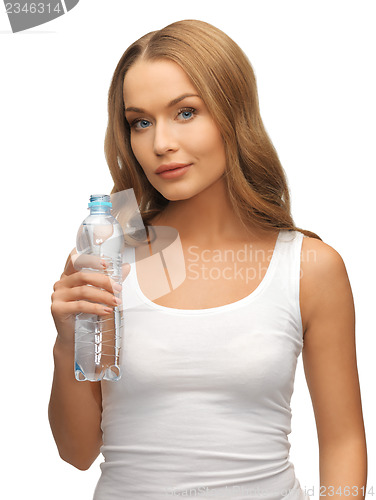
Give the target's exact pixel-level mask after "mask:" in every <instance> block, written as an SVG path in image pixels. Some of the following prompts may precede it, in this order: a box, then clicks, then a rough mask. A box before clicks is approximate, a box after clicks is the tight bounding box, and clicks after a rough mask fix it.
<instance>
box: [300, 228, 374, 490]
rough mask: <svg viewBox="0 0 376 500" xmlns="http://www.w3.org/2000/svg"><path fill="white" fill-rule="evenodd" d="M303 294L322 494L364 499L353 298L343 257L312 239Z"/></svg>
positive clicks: (305, 256)
mask: <svg viewBox="0 0 376 500" xmlns="http://www.w3.org/2000/svg"><path fill="white" fill-rule="evenodd" d="M309 256H310V257H311V258H309ZM300 298H301V310H302V319H303V325H304V328H305V332H304V346H303V352H302V357H303V364H304V371H305V376H306V380H307V385H308V389H309V392H310V395H311V399H312V404H313V409H314V414H315V418H316V426H317V434H318V441H319V457H320V496H323V497H326V498H328V497H330V498H331V499H333V498H334V499H336V498H338V499H339V498H341V499H342V500H343V498H350V499H352V500H353V499H359V500H361V499H363V498H364V496H365V489H366V482H367V451H366V438H365V430H364V423H363V414H362V404H361V394H360V386H359V379H358V370H357V362H356V343H355V311H354V301H353V296H352V292H351V286H350V283H349V279H348V275H347V272H346V268H345V264H344V262H343V260H342V258H341V256H340V255H339V254H338V252H336V251H335V250H334V249H333V248H332V247H330V246H329V245H326V244H325V243H323V242H322V241H319V240H315V239H312V238H305V239H304V240H303V248H302V278H301V296H300Z"/></svg>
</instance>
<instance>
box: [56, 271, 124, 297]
mask: <svg viewBox="0 0 376 500" xmlns="http://www.w3.org/2000/svg"><path fill="white" fill-rule="evenodd" d="M81 285H91V286H96V287H98V288H102V289H103V290H107V291H108V292H111V293H115V291H119V287H120V289H121V285H119V284H118V283H116V281H115V280H113V279H112V278H110V276H107V275H106V274H103V273H97V272H95V271H81V272H77V273H74V274H73V275H71V276H68V277H67V279H66V286H67V288H73V287H76V286H81Z"/></svg>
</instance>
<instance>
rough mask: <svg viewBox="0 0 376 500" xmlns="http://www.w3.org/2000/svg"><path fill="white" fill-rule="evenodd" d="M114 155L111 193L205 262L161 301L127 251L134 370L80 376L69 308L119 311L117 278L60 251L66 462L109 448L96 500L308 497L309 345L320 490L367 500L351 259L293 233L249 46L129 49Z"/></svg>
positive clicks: (117, 99) (208, 34) (185, 31)
mask: <svg viewBox="0 0 376 500" xmlns="http://www.w3.org/2000/svg"><path fill="white" fill-rule="evenodd" d="M105 150H106V157H107V161H108V164H109V167H110V171H111V174H112V177H113V179H114V183H115V185H114V189H113V191H112V192H113V193H116V192H119V191H122V190H125V189H129V188H133V189H134V192H135V195H136V198H137V201H138V203H139V208H140V212H141V215H142V217H143V220H144V222H145V224H147V225H149V226H150V225H151V226H155V227H158V226H169V227H173V228H175V229H176V230H177V231H178V233H179V236H180V240H181V244H182V250H183V252H184V258H185V262H186V264H187V263H193V262H194V263H195V264H197V266H196V267H195V272H192V270H191V268H190V266H189V265H187V266H186V267H187V269H186V271H187V273H186V279H185V280H184V282H183V283H182V284H181V285H180V286H178V287H177V288H175V289H173V291H172V292H169V293H165V294H161V296H160V297H157V298H156V299H155V300H152V299H153V298H151V297H149V296H148V294H147V292H146V291H145V290H146V288H147V286H146V285H147V282H148V280H149V281H150V277H149V276H147V275H146V274H145V271H144V270H143V269H142V265H141V262H139V261H138V260H137V252H136V251H134V250H133V252H134V253H132V251H131V252H130V253H128V254H127V256H126V260H127V262H133V264H132V266H131V270H130V273H129V268H128V269H126V268H125V267H124V277H125V276H128V279H127V280H126V281H125V283H126V285H125V286H124V290H123V302H124V303H126V304H130V303H131V301H132V300H133V298H134V297H136V296H137V297H138V299H139V303H138V304H137V305H136V306H134V307H130V308H129V309H128V310H127V311H126V315H125V317H126V324H125V331H126V335H125V336H124V345H123V352H124V359H123V364H124V375H123V376H122V378H121V380H120V381H118V382H116V383H109V382H102V383H99V382H98V383H91V384H81V383H79V382H76V380H75V379H74V375H73V369H72V366H73V356H74V354H73V339H74V331H73V330H74V329H73V319H74V314H76V313H78V312H81V311H82V312H96V313H97V314H103V315H104V314H106V312H105V311H104V309H103V306H102V305H99V303H102V304H103V303H105V304H108V305H110V306H114V305H115V304H116V303H115V301H114V296H113V293H112V292H113V288H112V285H113V283H112V282H111V281H110V280H109V278H107V277H106V276H104V275H100V274H96V275H93V276H88V275H87V274H85V273H82V272H77V271H76V270H75V269H74V267H73V263H72V258H73V256H72V257H71V256H70V257H69V258H68V261H67V264H66V266H65V270H64V273H63V274H62V276H61V279H60V280H59V281H58V282H57V283H56V284H55V286H54V290H55V291H54V293H53V295H52V314H53V317H54V320H55V324H56V328H57V331H58V335H57V340H56V344H55V347H54V359H55V373H54V382H53V387H52V393H51V400H50V407H49V417H50V423H51V428H52V431H53V434H54V437H55V440H56V443H57V446H58V449H59V453H60V455H61V457H62V458H63V459H64V460H66V461H67V462H69V463H71V464H72V465H74V466H76V467H77V468H79V469H83V470H84V469H87V468H89V467H90V465H91V464H92V462H93V461H94V460H95V459H96V457H97V456H98V454H99V452H100V451H101V452H102V453H103V455H104V456H105V462H104V463H103V464H101V469H102V476H101V478H100V480H99V483H98V485H97V489H96V492H95V495H94V498H95V500H107V499H109V498H111V499H124V498H132V499H133V498H150V499H152V498H153V499H156V500H157V499H158V500H159V499H165V498H170V496H171V495H181V496H200V495H201V496H209V497H211V498H223V497H227V498H231V499H236V500H238V499H245V498H247V499H249V498H258V497H259V496H261V497H262V498H267V499H281V498H282V497H284V498H287V499H289V500H290V499H293V498H294V499H303V498H305V497H307V496H308V495H307V494H306V493H305V492H304V491H303V489H302V488H301V486H300V483H299V481H298V479H297V478H296V477H295V473H294V466H293V464H292V463H291V462H289V460H288V452H289V447H290V445H289V442H288V437H287V436H288V434H289V432H290V430H291V429H290V423H291V411H290V406H289V404H290V398H291V395H292V391H293V382H294V376H295V368H296V362H297V358H298V356H299V354H300V353H301V352H302V356H303V362H304V369H305V375H306V380H307V384H308V388H309V391H310V394H311V398H312V404H313V408H314V413H315V418H316V424H317V432H318V439H319V447H320V485H321V490H320V495H328V496H329V495H330V496H334V497H339V496H340V495H343V494H344V493H343V491H344V488H345V487H347V488H350V490H349V491H350V493H348V494H350V495H351V496H352V497H355V498H363V497H364V488H365V485H366V468H367V463H366V460H367V458H366V442H365V432H364V425H363V417H362V409H361V398H360V390H359V382H358V374H357V365H356V351H355V317H354V304H353V298H352V293H351V287H350V284H349V280H348V277H347V273H346V269H345V265H344V263H343V261H342V258H341V256H340V255H339V254H338V253H337V252H336V251H335V250H334V249H333V248H331V247H330V246H329V245H327V244H325V243H324V242H322V241H321V239H320V238H319V237H318V236H317V235H316V234H314V233H312V232H309V231H305V230H302V229H299V228H297V227H296V226H295V225H294V222H293V219H292V217H291V212H290V199H289V192H288V187H287V182H286V178H285V175H284V171H283V169H282V166H281V164H280V162H279V159H278V156H277V153H276V151H275V149H274V147H273V145H272V143H271V141H270V139H269V137H268V135H267V133H266V131H265V129H264V126H263V123H262V120H261V117H260V112H259V107H258V97H257V90H256V83H255V77H254V74H253V71H252V67H251V65H250V63H249V61H248V59H247V58H246V56H245V55H244V53H243V52H242V51H241V49H240V48H239V47H238V46H237V45H236V44H235V42H234V41H232V40H231V39H230V38H229V37H228V36H227V35H225V34H224V33H223V32H221V31H220V30H218V29H216V28H215V27H213V26H211V25H209V24H207V23H204V22H200V21H193V20H189V21H181V22H176V23H173V24H171V25H169V26H167V27H166V28H164V29H162V30H159V31H156V32H153V33H149V34H148V35H145V36H144V37H142V38H141V39H140V40H138V41H136V42H135V43H134V44H132V45H131V46H130V47H129V48H128V49H127V50H126V52H125V53H124V55H123V56H122V58H121V59H120V61H119V63H118V66H117V68H116V70H115V73H114V76H113V80H112V83H111V87H110V91H109V124H108V129H107V134H106V142H105ZM168 169H169V170H171V171H170V172H169V173H166V172H165V173H160V172H161V171H166V170H168ZM303 236H305V237H303ZM249 248H251V249H252V252H248V251H246V252H243V253H245V254H246V258H245V259H240V258H239V257H237V258H235V259H234V258H233V257H232V259H230V261H229V259H228V258H227V255H228V251H231V253H230V255H232V256H234V255H236V256H239V255H240V254H239V251H242V250H244V249H247V250H249ZM128 250H129V249H128ZM193 250H194V251H195V252H196V253H195V257H194V259H192V252H193ZM242 255H243V254H242ZM260 255H261V257H259V256H260ZM136 262H137V266H136ZM136 267H137V269H136ZM128 273H129V275H128ZM141 283H144V285H141ZM87 285H92V286H90V287H88V286H87ZM101 289H102V290H101ZM146 312H147V313H149V314H146ZM101 426H102V427H101ZM102 430H103V435H102ZM362 488H363V489H362Z"/></svg>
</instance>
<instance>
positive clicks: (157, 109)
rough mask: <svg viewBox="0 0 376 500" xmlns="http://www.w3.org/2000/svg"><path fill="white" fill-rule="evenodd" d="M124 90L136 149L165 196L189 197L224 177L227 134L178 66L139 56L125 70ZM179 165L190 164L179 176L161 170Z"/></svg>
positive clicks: (152, 182) (167, 61) (138, 156)
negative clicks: (160, 171) (146, 59)
mask: <svg viewBox="0 0 376 500" xmlns="http://www.w3.org/2000/svg"><path fill="white" fill-rule="evenodd" d="M123 91H124V104H125V117H126V119H127V122H128V123H129V125H130V130H131V147H132V150H133V153H134V155H135V157H136V159H137V161H138V162H139V164H140V165H141V167H142V169H143V170H144V172H145V175H146V177H147V178H148V179H149V181H150V183H151V184H152V185H153V186H154V187H155V189H157V190H158V191H159V192H160V193H161V194H162V195H163V196H164V197H165V198H167V199H168V200H182V199H187V198H190V197H192V196H194V195H196V194H198V193H200V192H202V191H203V190H205V189H207V188H208V187H210V186H211V185H212V184H214V183H215V182H216V181H218V180H219V179H220V178H221V177H222V175H223V173H224V171H225V167H226V157H225V149H224V144H223V140H222V136H221V134H220V131H219V129H218V127H217V125H216V124H215V122H214V120H213V119H212V117H211V115H210V114H209V111H208V109H207V107H206V105H205V103H204V101H203V100H202V99H201V97H200V96H199V95H198V92H197V90H196V88H195V87H194V85H193V84H192V83H191V81H190V79H189V77H188V76H187V74H186V73H185V71H184V70H183V69H181V67H180V66H179V65H178V64H176V63H175V62H172V61H169V60H167V59H164V60H159V61H152V62H150V61H142V60H139V61H137V62H136V63H135V64H134V65H133V66H131V68H130V69H129V70H128V72H127V73H126V75H125V78H124V88H123ZM174 164H181V165H189V167H188V168H186V169H182V170H176V172H175V174H176V173H179V172H180V175H178V176H174V177H172V175H175V174H174V173H173V172H171V173H170V174H165V176H163V175H161V174H159V173H156V170H157V169H158V168H159V167H160V166H161V165H169V166H174ZM175 167H176V165H175ZM183 172H184V173H183ZM171 174H172V175H171ZM167 176H169V178H167ZM220 182H221V181H220Z"/></svg>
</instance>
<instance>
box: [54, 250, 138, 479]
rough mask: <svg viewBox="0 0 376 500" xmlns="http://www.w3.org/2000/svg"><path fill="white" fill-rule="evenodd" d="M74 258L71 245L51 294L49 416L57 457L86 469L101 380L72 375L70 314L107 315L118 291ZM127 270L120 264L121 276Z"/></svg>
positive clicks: (94, 449)
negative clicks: (52, 336) (83, 269)
mask: <svg viewBox="0 0 376 500" xmlns="http://www.w3.org/2000/svg"><path fill="white" fill-rule="evenodd" d="M81 257H82V256H80V257H79V259H81ZM72 258H73V261H74V262H75V263H76V264H75V265H76V267H78V266H77V261H78V258H77V254H76V253H73V251H72V252H71V255H70V256H69V257H68V260H67V263H66V265H65V270H64V273H63V274H62V275H61V277H60V280H59V281H58V282H56V283H55V285H54V293H53V294H52V297H51V300H52V305H51V312H52V315H53V318H54V322H55V326H56V330H57V333H58V335H57V338H56V342H55V345H54V350H53V356H54V365H55V369H54V377H53V383H52V390H51V397H50V402H49V406H48V417H49V421H50V426H51V430H52V434H53V436H54V439H55V442H56V445H57V448H58V450H59V454H60V456H61V458H62V459H63V460H65V461H66V462H68V463H70V464H72V465H74V466H75V467H77V468H78V469H80V470H86V469H88V468H89V467H90V465H91V464H92V463H93V462H94V460H95V459H96V458H97V456H98V455H99V452H100V447H101V445H102V431H101V417H102V392H101V384H100V382H88V381H85V382H79V381H77V380H76V378H75V376H74V319H75V315H76V314H77V313H78V312H85V313H91V314H98V315H103V316H105V315H108V314H109V313H108V312H106V311H105V309H104V308H105V307H108V306H109V307H110V308H113V307H114V306H115V305H116V302H115V294H116V295H118V292H116V291H115V290H114V288H113V287H114V285H115V283H114V282H113V280H111V279H110V278H109V277H108V276H106V275H105V274H102V273H87V272H86V273H85V272H77V270H76V268H75V267H74V265H73V262H72ZM85 258H87V257H85ZM86 264H87V262H86ZM90 265H91V267H95V266H98V269H100V267H99V266H100V264H99V263H97V262H93V261H91V262H90ZM82 267H85V263H83V265H82ZM128 273H129V269H127V268H126V267H125V265H124V266H123V280H124V278H125V277H126V275H127V274H128ZM89 284H90V285H91V286H87V285H89ZM103 304H106V306H104V305H103Z"/></svg>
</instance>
